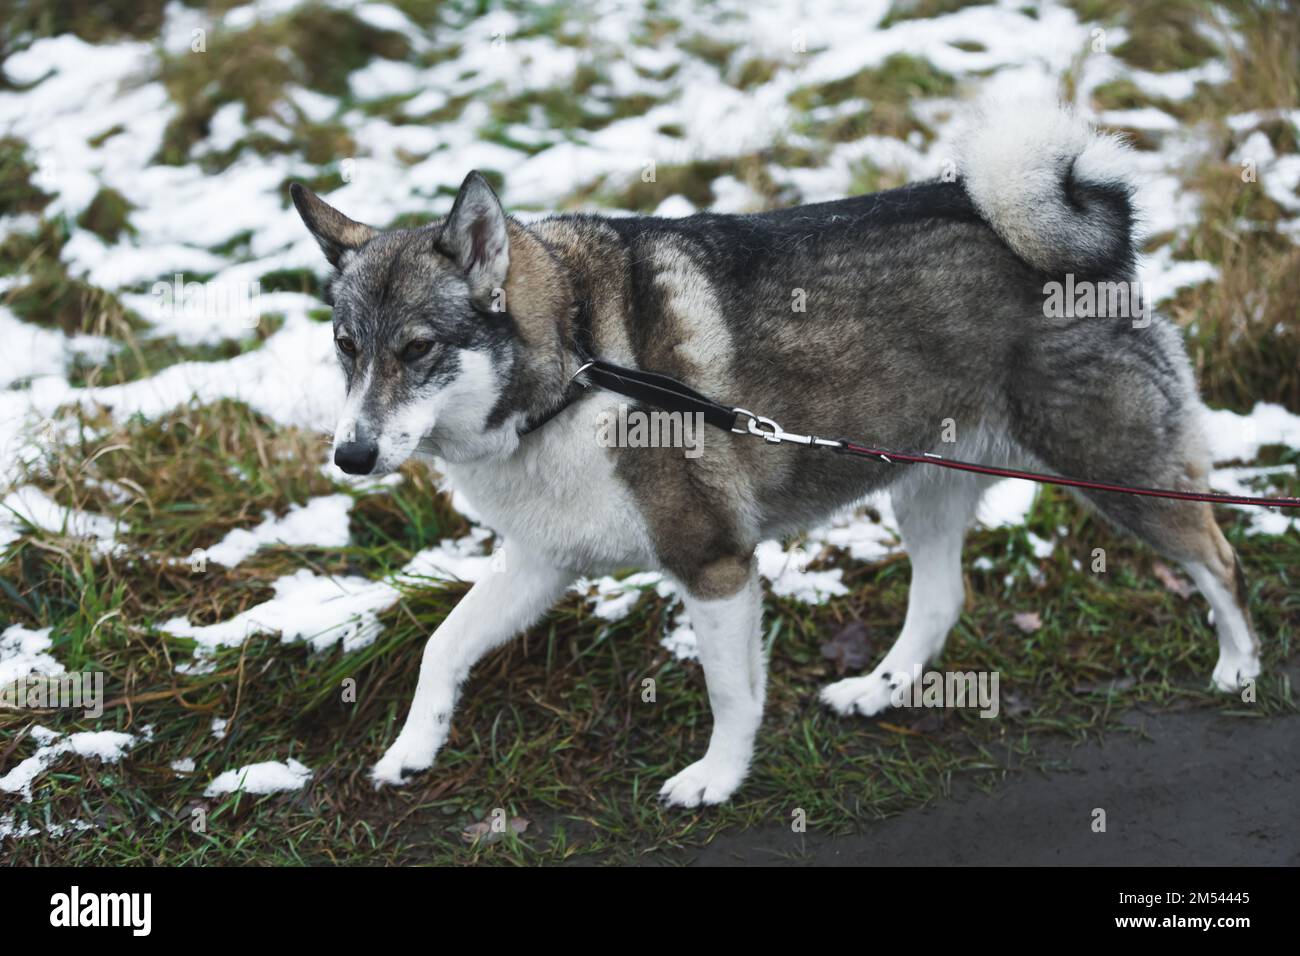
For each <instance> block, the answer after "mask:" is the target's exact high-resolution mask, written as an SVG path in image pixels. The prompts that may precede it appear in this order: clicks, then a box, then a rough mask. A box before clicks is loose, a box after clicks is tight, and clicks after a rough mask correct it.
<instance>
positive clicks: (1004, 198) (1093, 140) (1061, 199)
mask: <svg viewBox="0 0 1300 956" xmlns="http://www.w3.org/2000/svg"><path fill="white" fill-rule="evenodd" d="M1131 155H1132V154H1131V151H1130V150H1129V148H1128V146H1126V145H1125V144H1124V142H1123V141H1122V140H1121V139H1119V138H1118V137H1117V136H1114V135H1111V134H1104V133H1099V132H1097V131H1096V130H1094V129H1093V128H1092V127H1091V126H1090V125H1089V124H1088V122H1087V121H1086V120H1084V119H1083V118H1082V117H1080V116H1078V115H1077V114H1076V113H1074V112H1073V111H1072V110H1070V109H1069V108H1068V107H1064V106H1061V105H1059V104H1057V103H1054V102H1052V103H1044V102H1041V101H1040V102H1034V103H1021V104H1014V103H1013V104H1005V103H1004V104H1002V105H1000V106H997V107H992V106H985V107H984V108H983V109H981V110H980V111H979V113H978V114H977V115H976V120H975V123H974V124H973V125H972V127H971V129H970V132H969V133H968V135H967V136H966V143H965V149H964V152H963V157H964V159H963V162H962V164H961V166H960V171H961V174H962V180H963V182H964V184H965V187H966V192H967V194H968V195H969V196H970V197H971V199H972V200H973V201H974V203H975V207H976V208H977V209H978V210H979V212H980V215H981V216H983V218H984V220H985V222H987V223H988V224H989V225H990V226H992V227H993V230H994V231H995V232H996V233H997V234H998V235H999V236H1001V237H1002V239H1003V240H1004V241H1005V242H1006V243H1007V245H1009V246H1010V247H1011V249H1012V250H1013V251H1014V252H1015V253H1016V255H1018V256H1020V258H1022V259H1024V260H1025V262H1027V263H1029V264H1030V265H1031V266H1034V267H1035V268H1037V269H1041V270H1043V271H1045V272H1052V273H1063V272H1073V273H1076V274H1091V275H1108V276H1120V275H1128V274H1131V273H1132V271H1133V267H1134V260H1135V256H1136V240H1135V236H1134V213H1133V192H1134V184H1133V180H1132V174H1131V162H1130V160H1131Z"/></svg>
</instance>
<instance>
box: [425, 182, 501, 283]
mask: <svg viewBox="0 0 1300 956" xmlns="http://www.w3.org/2000/svg"><path fill="white" fill-rule="evenodd" d="M438 248H439V249H440V250H441V251H442V253H443V254H444V255H446V256H447V257H448V258H450V259H451V260H452V261H453V262H455V263H456V264H457V265H458V266H460V268H461V269H462V270H464V272H465V279H466V281H467V282H468V283H469V289H470V295H471V296H472V297H473V299H474V301H475V302H478V303H480V304H487V303H488V302H489V301H491V300H492V299H493V297H494V290H496V289H502V288H504V287H505V284H506V272H507V271H508V270H509V268H510V243H509V240H508V238H507V236H506V213H505V210H504V209H502V208H501V201H500V200H499V199H497V194H496V193H494V192H493V191H492V187H491V186H489V185H488V181H487V180H486V179H484V178H483V176H482V174H481V173H479V172H478V171H477V170H476V171H474V172H472V173H470V174H469V175H468V176H466V177H465V182H463V183H462V184H461V187H460V192H459V193H457V194H456V202H455V203H454V204H453V205H452V207H451V212H450V213H449V214H448V215H447V221H446V223H444V224H443V227H442V235H441V236H440V237H439V239H438Z"/></svg>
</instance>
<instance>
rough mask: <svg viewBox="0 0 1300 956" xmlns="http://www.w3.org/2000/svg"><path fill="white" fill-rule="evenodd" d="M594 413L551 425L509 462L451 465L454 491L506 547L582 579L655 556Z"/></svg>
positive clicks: (448, 470) (648, 561) (582, 411)
mask: <svg viewBox="0 0 1300 956" xmlns="http://www.w3.org/2000/svg"><path fill="white" fill-rule="evenodd" d="M590 419H591V415H590V414H588V410H587V409H586V408H585V407H584V408H579V409H573V410H571V411H570V412H568V413H566V414H565V415H563V416H561V417H560V418H558V419H556V420H554V421H552V422H550V423H548V424H547V425H546V426H544V428H543V430H542V431H540V432H538V433H537V434H535V435H533V436H531V437H530V438H529V439H528V440H527V442H526V447H522V448H521V449H520V450H519V451H517V452H516V453H515V454H514V455H512V456H511V457H510V458H508V459H505V460H503V461H487V462H483V463H471V464H459V465H453V464H447V465H446V466H445V470H446V474H447V477H448V479H449V480H450V482H451V485H452V487H453V488H454V489H456V490H457V491H459V492H460V493H461V494H463V495H464V496H465V497H466V499H468V501H469V503H470V505H472V506H473V508H474V509H475V510H476V511H477V512H478V513H479V515H480V516H481V517H482V520H483V523H484V524H486V525H487V526H488V527H490V528H492V529H493V530H494V531H496V532H497V533H498V534H500V535H502V536H503V537H504V538H505V539H506V541H507V542H509V543H515V544H517V545H519V546H522V547H524V548H526V549H527V550H529V551H531V552H533V553H536V554H539V555H545V556H547V557H549V558H550V559H551V560H553V561H554V562H555V563H556V564H557V565H559V566H562V567H566V568H570V569H572V570H574V571H577V572H579V573H582V574H594V573H608V572H609V571H613V570H616V569H619V568H624V567H631V566H646V565H649V564H651V563H652V562H653V560H654V559H653V549H652V548H651V546H650V537H649V534H648V532H647V531H646V527H645V523H644V521H643V520H642V519H641V514H640V511H639V509H638V508H637V506H636V503H635V501H634V500H633V498H632V496H631V494H630V492H629V491H628V489H627V487H626V486H625V485H624V484H623V483H622V482H620V481H619V480H618V479H617V478H616V477H615V476H614V462H613V458H612V456H611V454H610V451H609V450H608V449H606V448H602V447H600V446H599V445H598V444H597V442H596V440H595V429H594V427H592V428H589V427H586V426H587V424H588V423H589V421H590Z"/></svg>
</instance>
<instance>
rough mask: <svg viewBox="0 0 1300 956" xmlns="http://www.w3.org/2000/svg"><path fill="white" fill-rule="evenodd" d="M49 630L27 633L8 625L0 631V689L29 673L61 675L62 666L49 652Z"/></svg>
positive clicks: (17, 625)
mask: <svg viewBox="0 0 1300 956" xmlns="http://www.w3.org/2000/svg"><path fill="white" fill-rule="evenodd" d="M52 630H53V628H50V627H43V628H41V629H39V630H29V629H28V628H25V627H23V626H22V625H21V624H11V625H9V627H7V628H5V629H4V631H3V632H0V689H2V688H4V687H5V686H6V685H10V684H13V683H14V681H16V680H18V679H19V678H22V677H26V676H28V675H29V674H44V675H46V676H50V677H55V676H58V675H59V674H62V673H63V672H64V667H63V665H62V664H60V663H59V662H58V661H57V660H55V659H54V656H53V655H52V654H50V653H49V650H50V648H52V647H53V646H54V640H53V639H52V638H51V637H50V632H51V631H52Z"/></svg>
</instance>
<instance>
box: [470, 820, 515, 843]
mask: <svg viewBox="0 0 1300 956" xmlns="http://www.w3.org/2000/svg"><path fill="white" fill-rule="evenodd" d="M508 826H509V827H510V829H511V830H513V831H514V833H515V835H516V836H518V835H519V834H520V833H523V832H524V831H525V830H527V829H528V821H527V820H525V819H524V818H523V817H511V818H510V822H509V824H508ZM504 835H505V833H504V831H500V830H493V829H492V824H491V823H489V822H488V821H486V820H480V821H479V822H478V823H471V824H470V825H469V826H467V827H466V828H465V829H464V830H462V831H461V833H460V838H461V839H462V840H464V841H465V842H466V843H477V842H479V841H482V842H483V843H496V842H497V841H498V840H500V839H501V837H503V836H504Z"/></svg>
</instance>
